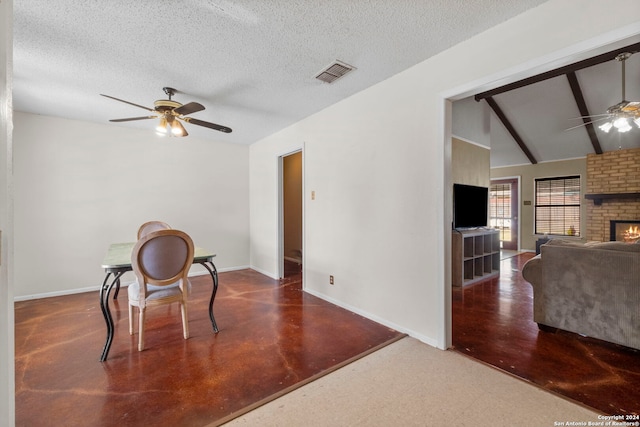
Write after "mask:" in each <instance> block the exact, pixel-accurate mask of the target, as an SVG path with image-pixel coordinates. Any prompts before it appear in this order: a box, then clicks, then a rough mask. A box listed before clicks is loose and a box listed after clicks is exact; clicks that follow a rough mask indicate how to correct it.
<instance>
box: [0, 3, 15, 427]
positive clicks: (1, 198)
mask: <svg viewBox="0 0 640 427" xmlns="http://www.w3.org/2000/svg"><path fill="white" fill-rule="evenodd" d="M12 11H13V1H12V0H4V1H0V230H2V238H1V239H0V425H3V426H13V425H14V424H15V377H14V365H15V362H14V358H13V357H14V343H13V342H14V317H13V285H12V284H13V278H12V276H13V266H12V263H13V185H12V182H13V178H12V168H13V157H12V153H11V152H12V148H11V146H12V136H11V134H12V118H11V116H12V86H11V82H12V76H13V60H12V51H13V33H12V30H13V14H12Z"/></svg>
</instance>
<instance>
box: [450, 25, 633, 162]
mask: <svg viewBox="0 0 640 427" xmlns="http://www.w3.org/2000/svg"><path fill="white" fill-rule="evenodd" d="M621 53H635V54H632V55H631V56H630V57H629V58H627V59H626V60H625V61H624V68H625V70H624V71H625V80H624V81H625V87H624V90H625V94H626V97H625V99H624V100H626V101H640V38H639V39H638V40H632V41H631V43H630V44H629V42H628V43H626V44H623V45H622V46H617V47H615V48H613V49H611V50H608V51H606V52H604V53H598V54H596V55H594V56H592V57H589V58H587V59H584V60H580V61H577V62H575V63H570V64H567V65H564V66H562V67H560V68H556V69H552V70H549V71H546V72H544V73H542V74H539V75H534V76H531V77H528V78H526V79H523V80H520V81H517V82H514V83H510V84H508V85H505V86H502V87H497V88H495V89H492V90H489V91H486V92H482V93H478V94H475V95H474V96H472V97H469V98H467V99H464V100H460V101H457V103H458V104H459V106H458V108H459V109H460V110H461V111H463V112H465V113H459V116H460V115H462V116H464V114H475V115H483V116H484V117H485V126H484V127H483V128H480V127H476V128H475V129H471V130H465V129H464V128H462V129H461V130H460V131H459V133H460V135H459V136H462V137H464V138H465V139H468V140H471V141H479V142H480V143H482V142H485V144H484V145H487V146H490V148H491V166H492V167H502V166H512V165H521V164H522V165H525V164H535V163H539V162H548V161H554V160H567V159H574V158H580V157H585V156H586V155H587V154H589V153H598V154H599V153H602V152H607V151H612V150H618V149H621V148H638V147H640V128H638V127H637V126H636V125H634V124H632V130H631V131H629V132H626V133H619V132H617V131H616V130H611V131H609V132H608V133H606V132H604V131H602V130H601V129H600V128H599V125H601V124H602V123H604V122H605V121H608V120H609V116H608V115H603V114H604V113H606V111H607V109H608V108H609V107H611V106H614V105H616V104H618V103H620V102H621V101H623V97H622V89H623V87H622V82H623V80H622V65H623V64H622V62H621V61H620V60H618V59H616V57H617V56H618V55H620V54H621ZM454 105H455V104H454ZM583 116H593V117H588V118H587V117H585V118H584V120H583V119H582V118H581V117H583ZM639 117H640V116H639ZM591 122H593V123H592V124H591ZM454 127H455V125H454ZM454 133H455V130H454Z"/></svg>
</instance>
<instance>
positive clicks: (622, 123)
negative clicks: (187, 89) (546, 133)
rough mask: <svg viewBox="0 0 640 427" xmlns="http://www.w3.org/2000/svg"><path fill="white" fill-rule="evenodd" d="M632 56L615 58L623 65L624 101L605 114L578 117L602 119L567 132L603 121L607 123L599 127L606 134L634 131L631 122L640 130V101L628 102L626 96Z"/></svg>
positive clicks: (627, 53)
mask: <svg viewBox="0 0 640 427" xmlns="http://www.w3.org/2000/svg"><path fill="white" fill-rule="evenodd" d="M631 55H632V54H631V53H629V52H625V53H621V54H619V55H618V56H616V58H615V59H616V61H619V62H620V63H621V64H622V101H620V102H619V103H617V104H615V105H612V106H611V107H609V108H607V112H606V113H605V114H595V115H591V116H582V117H578V118H581V119H589V118H595V117H600V118H599V119H595V120H592V121H590V122H589V121H586V120H585V123H583V124H581V125H578V126H574V127H572V128H569V129H567V130H570V129H575V128H577V127H580V126H584V125H587V124H593V123H596V122H601V121H603V120H606V122H605V123H603V124H601V125H600V126H598V127H599V128H600V129H601V130H602V131H604V132H606V133H608V132H609V131H610V130H611V129H612V128H616V129H617V130H618V132H628V131H630V130H631V129H633V128H632V126H631V123H630V122H633V123H635V125H636V126H637V127H638V128H640V101H627V100H626V95H625V61H626V60H627V59H629V57H630V56H631Z"/></svg>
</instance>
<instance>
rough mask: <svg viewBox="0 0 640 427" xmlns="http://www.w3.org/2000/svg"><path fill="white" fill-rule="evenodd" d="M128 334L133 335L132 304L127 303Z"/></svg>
mask: <svg viewBox="0 0 640 427" xmlns="http://www.w3.org/2000/svg"><path fill="white" fill-rule="evenodd" d="M129 335H133V306H132V305H131V304H129Z"/></svg>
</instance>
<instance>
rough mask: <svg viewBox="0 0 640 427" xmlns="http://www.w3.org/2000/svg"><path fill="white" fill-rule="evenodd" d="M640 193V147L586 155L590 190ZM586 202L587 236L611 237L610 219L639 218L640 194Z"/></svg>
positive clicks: (588, 192)
mask: <svg viewBox="0 0 640 427" xmlns="http://www.w3.org/2000/svg"><path fill="white" fill-rule="evenodd" d="M594 193H605V194H609V193H640V148H634V149H629V150H618V151H610V152H607V153H604V154H589V155H587V194H594ZM585 202H586V203H587V232H586V238H587V240H597V241H603V242H604V241H608V240H609V233H610V229H609V221H610V220H613V219H616V220H630V221H633V220H640V198H638V199H615V198H614V199H606V200H603V201H602V204H601V205H600V206H596V205H595V204H594V202H593V201H592V200H585Z"/></svg>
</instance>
